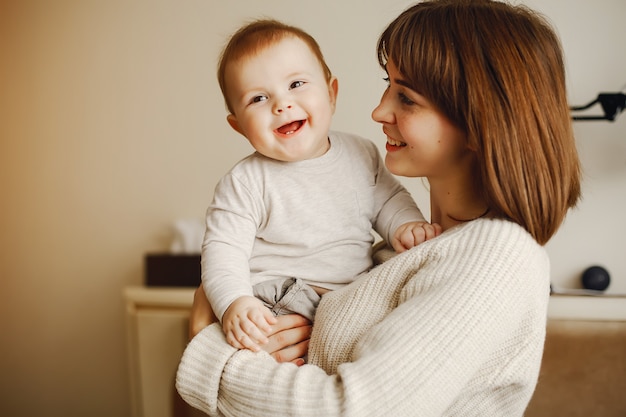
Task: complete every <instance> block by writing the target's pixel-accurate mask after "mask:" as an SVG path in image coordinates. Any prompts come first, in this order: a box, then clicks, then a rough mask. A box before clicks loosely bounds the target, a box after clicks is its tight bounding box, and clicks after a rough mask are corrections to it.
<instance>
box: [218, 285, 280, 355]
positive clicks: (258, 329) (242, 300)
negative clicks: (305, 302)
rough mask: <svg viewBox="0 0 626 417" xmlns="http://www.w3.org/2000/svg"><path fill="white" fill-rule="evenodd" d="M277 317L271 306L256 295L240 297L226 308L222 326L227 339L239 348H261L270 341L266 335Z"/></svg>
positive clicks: (255, 349) (254, 349) (258, 349)
mask: <svg viewBox="0 0 626 417" xmlns="http://www.w3.org/2000/svg"><path fill="white" fill-rule="evenodd" d="M273 324H276V317H274V315H273V314H272V312H271V311H270V310H269V308H267V307H265V306H264V305H263V303H262V302H261V301H260V300H258V299H257V298H255V297H250V296H244V297H239V298H237V299H236V300H235V301H233V303H232V304H231V305H230V306H229V307H228V309H226V312H225V313H224V317H223V318H222V328H223V329H224V334H225V335H226V340H227V341H228V343H230V344H231V345H232V346H233V347H236V348H238V349H250V350H252V351H253V352H258V351H260V350H261V347H260V345H264V344H266V343H267V342H268V340H267V337H266V335H268V334H269V333H270V331H271V327H270V326H271V325H273Z"/></svg>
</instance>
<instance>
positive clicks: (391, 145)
mask: <svg viewBox="0 0 626 417" xmlns="http://www.w3.org/2000/svg"><path fill="white" fill-rule="evenodd" d="M405 146H406V143H404V142H400V141H399V140H395V139H391V138H390V137H389V136H387V144H386V146H385V149H386V150H387V152H395V151H398V150H400V149H401V148H403V147H405Z"/></svg>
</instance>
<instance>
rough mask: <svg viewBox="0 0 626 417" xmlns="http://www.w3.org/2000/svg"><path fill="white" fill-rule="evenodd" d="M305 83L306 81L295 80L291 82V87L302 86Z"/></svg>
mask: <svg viewBox="0 0 626 417" xmlns="http://www.w3.org/2000/svg"><path fill="white" fill-rule="evenodd" d="M303 85H304V81H294V82H292V83H291V85H290V86H289V88H290V89H292V88H298V87H302V86H303Z"/></svg>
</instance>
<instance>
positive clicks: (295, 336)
mask: <svg viewBox="0 0 626 417" xmlns="http://www.w3.org/2000/svg"><path fill="white" fill-rule="evenodd" d="M217 322H218V320H217V317H216V316H215V313H213V309H212V308H211V305H210V304H209V300H207V298H206V295H205V294H204V289H203V288H202V286H200V287H198V288H197V289H196V291H195V293H194V295H193V305H192V307H191V314H190V316H189V339H192V338H193V337H194V336H195V335H197V334H198V333H199V332H200V331H201V330H202V329H204V328H205V327H207V326H208V325H210V324H212V323H217ZM312 328H313V325H312V324H311V322H310V321H309V320H307V319H306V318H304V317H302V316H300V315H298V314H289V315H286V316H279V317H276V324H274V325H273V326H272V331H271V332H270V333H269V334H268V336H267V338H268V339H269V342H268V343H267V344H265V345H263V350H265V351H266V352H267V353H269V354H270V355H272V356H273V357H274V359H276V361H277V362H293V363H295V364H296V365H302V364H304V360H303V359H302V358H303V357H304V356H305V355H306V352H307V350H308V348H309V338H310V337H311V329H312Z"/></svg>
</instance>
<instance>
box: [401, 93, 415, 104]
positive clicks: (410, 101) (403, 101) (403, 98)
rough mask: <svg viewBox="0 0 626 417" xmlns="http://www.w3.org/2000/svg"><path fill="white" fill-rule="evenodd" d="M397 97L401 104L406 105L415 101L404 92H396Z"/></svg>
mask: <svg viewBox="0 0 626 417" xmlns="http://www.w3.org/2000/svg"><path fill="white" fill-rule="evenodd" d="M398 99H399V100H400V102H401V103H402V104H406V105H408V106H410V105H413V104H415V102H414V101H413V100H411V99H410V98H408V97H407V96H406V95H405V94H404V93H398Z"/></svg>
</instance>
